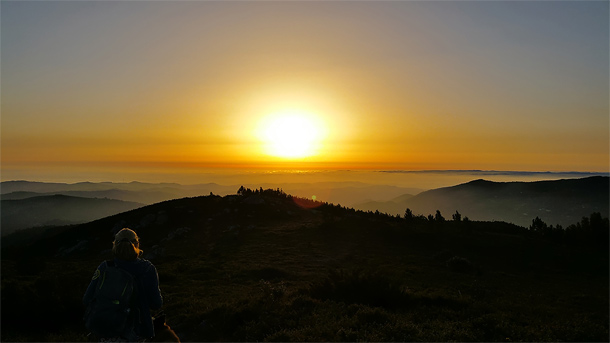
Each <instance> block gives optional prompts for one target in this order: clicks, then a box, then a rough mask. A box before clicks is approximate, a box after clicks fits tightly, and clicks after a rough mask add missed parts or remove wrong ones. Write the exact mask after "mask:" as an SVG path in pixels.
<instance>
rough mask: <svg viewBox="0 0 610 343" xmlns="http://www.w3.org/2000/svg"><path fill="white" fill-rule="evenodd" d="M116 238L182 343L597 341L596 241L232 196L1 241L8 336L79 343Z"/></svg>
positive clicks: (599, 274) (604, 293) (602, 335)
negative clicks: (122, 240) (132, 252)
mask: <svg viewBox="0 0 610 343" xmlns="http://www.w3.org/2000/svg"><path fill="white" fill-rule="evenodd" d="M592 218H593V217H592ZM603 223H605V224H604V225H605V232H606V234H607V231H608V228H607V223H608V221H607V219H605V221H604V222H603ZM122 227H130V228H132V229H134V230H136V232H138V235H139V236H140V237H141V244H142V248H143V249H144V251H145V258H147V259H150V260H151V261H152V262H153V263H154V264H155V265H156V266H157V269H158V271H159V277H160V282H161V290H162V293H163V295H164V299H165V305H164V310H165V313H166V314H167V315H168V323H169V324H170V325H171V326H172V327H173V328H174V329H175V330H176V332H177V333H178V334H179V335H180V337H181V338H182V339H183V340H185V341H358V340H369V341H448V340H457V341H506V340H515V341H559V340H563V341H599V340H604V339H606V338H607V336H608V319H609V318H608V312H607V309H608V308H607V304H608V247H607V245H606V246H602V247H601V248H598V249H591V248H590V247H589V246H587V245H586V244H587V242H588V241H587V240H583V241H582V242H583V244H584V245H578V244H575V243H574V244H572V243H570V242H567V241H562V242H560V241H554V240H548V239H546V238H545V237H544V236H542V235H541V234H539V233H537V232H534V231H530V230H528V229H526V228H523V227H520V226H516V225H513V224H508V223H502V222H478V221H468V222H464V221H459V222H458V221H451V220H422V219H421V218H414V219H412V220H406V219H404V218H400V217H396V216H387V215H383V214H380V213H373V212H363V211H357V210H354V209H350V208H345V207H342V206H338V205H332V204H328V203H322V202H315V201H311V200H307V199H303V198H298V197H293V196H291V195H288V194H286V193H284V192H282V191H280V190H262V189H258V190H255V191H252V190H249V189H245V188H243V189H240V191H239V192H238V194H233V195H227V196H224V197H221V196H215V195H209V196H199V197H193V198H183V199H176V200H170V201H164V202H161V203H157V204H153V205H149V206H145V207H142V208H138V209H134V210H131V211H128V212H124V213H120V214H117V215H113V216H110V217H106V218H103V219H99V220H96V221H93V222H89V223H86V224H81V225H74V226H65V227H56V228H48V229H46V230H43V231H42V232H35V233H34V232H32V234H31V235H29V236H27V235H26V236H24V235H21V236H19V235H17V234H14V235H9V236H7V237H3V239H2V271H3V275H2V276H3V277H2V307H3V308H2V309H3V313H4V314H5V315H3V316H2V327H3V332H2V334H3V339H4V340H17V341H19V340H26V341H83V340H85V335H86V332H84V328H83V325H82V321H81V318H82V311H83V309H82V305H81V304H80V299H81V297H82V294H83V293H84V290H85V288H86V286H87V284H88V282H89V280H90V278H91V275H92V274H93V271H94V270H95V268H96V266H97V265H98V264H99V263H100V262H101V261H102V260H103V259H107V258H109V257H110V255H109V249H110V247H111V241H112V238H113V235H114V233H115V232H117V231H118V230H120V229H121V228H122ZM574 230H576V229H574ZM596 230H597V229H596ZM26 231H27V230H26ZM575 232H576V231H575ZM578 232H580V231H578ZM25 233H26V232H23V233H22V234H25ZM6 314H10V315H6Z"/></svg>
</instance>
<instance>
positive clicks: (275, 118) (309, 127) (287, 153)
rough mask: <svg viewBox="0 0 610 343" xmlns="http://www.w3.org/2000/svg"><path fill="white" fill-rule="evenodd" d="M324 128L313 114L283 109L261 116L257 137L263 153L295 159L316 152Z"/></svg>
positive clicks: (320, 143) (312, 154) (318, 148)
mask: <svg viewBox="0 0 610 343" xmlns="http://www.w3.org/2000/svg"><path fill="white" fill-rule="evenodd" d="M324 134H325V128H324V125H323V124H322V122H321V120H319V118H317V117H316V116H314V115H312V114H310V113H307V112H302V111H295V110H286V111H281V112H277V113H274V114H272V115H270V116H268V117H266V118H264V119H263V120H262V121H261V123H260V125H259V129H258V137H259V139H260V140H261V141H262V143H263V148H264V150H265V153H266V154H268V155H271V156H275V157H280V158H285V159H299V158H305V157H310V156H314V155H316V154H318V153H319V150H320V148H321V145H322V139H323V137H324Z"/></svg>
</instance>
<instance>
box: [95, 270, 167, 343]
mask: <svg viewBox="0 0 610 343" xmlns="http://www.w3.org/2000/svg"><path fill="white" fill-rule="evenodd" d="M114 263H115V266H117V267H119V268H121V269H123V270H126V271H128V272H129V273H131V275H133V276H134V277H135V279H136V285H137V287H138V307H139V309H140V323H141V324H140V325H137V326H136V328H135V332H136V334H137V335H138V336H139V337H140V338H150V337H154V336H155V330H154V328H153V322H152V316H151V314H150V310H156V309H159V308H161V306H162V305H163V297H161V290H160V289H159V275H158V274H157V268H155V266H154V265H153V264H152V263H151V262H150V261H148V260H145V259H141V258H138V259H137V260H134V261H125V260H120V259H118V258H117V259H115V260H114ZM106 266H107V265H106V261H104V262H102V263H101V264H100V265H99V267H97V269H98V270H99V272H98V271H97V270H96V271H95V274H94V276H93V279H92V280H91V282H90V283H89V287H87V291H86V292H85V296H84V297H83V303H84V304H85V306H86V305H88V304H89V302H90V301H91V300H93V296H94V294H95V287H96V285H97V281H98V278H97V277H96V276H97V275H100V273H101V272H103V271H104V270H105V269H106Z"/></svg>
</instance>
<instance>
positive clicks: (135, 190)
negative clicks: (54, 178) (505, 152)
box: [0, 176, 609, 235]
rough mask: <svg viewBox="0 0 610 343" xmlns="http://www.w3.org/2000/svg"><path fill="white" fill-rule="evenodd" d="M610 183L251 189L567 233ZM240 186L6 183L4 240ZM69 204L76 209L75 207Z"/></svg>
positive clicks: (599, 205) (597, 206)
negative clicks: (20, 232) (541, 225)
mask: <svg viewBox="0 0 610 343" xmlns="http://www.w3.org/2000/svg"><path fill="white" fill-rule="evenodd" d="M608 180H609V178H608V177H606V176H593V177H587V178H581V179H565V180H555V181H538V182H491V181H485V180H475V181H471V182H468V183H465V184H460V185H457V186H453V187H446V188H439V189H434V190H429V191H424V192H422V190H421V189H416V188H405V187H397V186H390V185H372V184H366V183H361V182H319V183H287V184H262V185H247V184H246V185H245V186H246V187H251V188H254V189H257V188H259V187H260V188H263V187H264V188H266V189H267V188H268V189H277V188H282V190H283V191H284V192H286V193H289V194H292V195H294V196H298V197H303V198H308V199H312V197H313V196H315V199H317V200H318V201H322V202H328V203H333V204H340V205H342V206H345V207H352V208H355V209H358V210H364V211H372V212H375V211H380V212H383V213H388V214H392V215H401V216H402V215H404V213H405V210H406V209H407V208H410V209H411V210H412V211H413V213H414V214H416V215H417V214H422V215H428V214H435V212H436V211H437V210H439V211H441V213H442V215H443V216H445V217H446V218H447V219H451V215H452V214H454V213H455V211H459V212H460V214H461V215H462V216H467V217H468V218H469V219H472V220H482V221H491V220H496V221H505V222H509V223H514V224H517V225H521V226H525V227H527V226H529V225H530V224H531V222H532V219H534V218H535V217H540V218H541V219H542V220H543V221H545V222H546V223H548V224H549V225H556V224H560V225H563V226H564V227H565V226H567V225H570V224H574V223H576V222H579V221H580V219H581V218H582V217H585V216H588V215H590V214H591V213H592V212H600V213H601V214H602V215H603V216H608V212H609V211H608V208H609V204H608V198H609V182H608ZM239 187H240V185H228V186H227V185H218V184H215V183H206V184H198V185H180V184H176V183H157V184H155V183H142V182H130V183H112V182H101V183H92V182H81V183H74V184H67V183H44V182H29V181H7V182H2V183H1V184H0V190H1V193H2V195H1V198H2V211H1V215H2V234H3V235H4V234H5V233H8V232H12V231H14V230H15V229H16V228H24V227H30V226H40V225H59V224H67V223H82V222H85V221H88V220H93V219H97V218H101V217H103V216H108V215H112V214H116V213H119V212H122V211H126V210H129V209H132V208H135V207H139V206H142V204H146V205H149V204H155V203H159V202H162V201H166V200H172V199H179V198H185V197H194V196H201V195H208V194H210V193H213V194H216V195H221V196H224V195H229V194H235V193H236V191H237V190H238V188H239ZM55 195H63V196H65V197H63V198H62V197H57V196H55ZM85 198H87V199H85ZM76 199H80V200H76ZM27 200H29V201H27ZM119 200H120V201H119ZM35 204H43V205H35ZM71 204H74V206H76V207H74V208H72V207H70V206H71ZM36 206H38V207H36ZM111 209H113V210H111ZM113 211H114V212H113ZM89 214H91V215H89Z"/></svg>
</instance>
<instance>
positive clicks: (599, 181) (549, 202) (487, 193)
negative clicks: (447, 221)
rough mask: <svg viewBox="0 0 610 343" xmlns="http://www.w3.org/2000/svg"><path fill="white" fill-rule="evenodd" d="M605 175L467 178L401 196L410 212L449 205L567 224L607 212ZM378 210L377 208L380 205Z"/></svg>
mask: <svg viewBox="0 0 610 343" xmlns="http://www.w3.org/2000/svg"><path fill="white" fill-rule="evenodd" d="M609 179H610V178H609V177H603V176H593V177H588V178H582V179H565V180H553V181H536V182H492V181H486V180H482V179H479V180H474V181H471V182H468V183H464V184H460V185H456V186H452V187H446V188H439V189H434V190H429V191H425V192H422V193H420V194H418V195H416V196H414V197H412V198H409V199H407V200H406V201H404V202H403V205H404V207H405V209H406V208H410V209H411V210H412V211H413V212H414V213H416V214H418V213H419V214H424V215H426V214H430V213H435V211H436V210H440V211H441V212H442V213H443V214H445V215H448V216H450V215H451V214H452V213H455V211H459V212H460V213H461V214H462V215H466V216H468V217H469V218H471V219H475V220H497V221H506V222H511V223H515V224H517V225H522V226H528V225H529V224H531V221H532V218H535V217H540V218H542V219H543V220H544V221H545V222H547V223H549V224H553V225H555V224H561V225H563V226H567V225H570V224H573V223H575V222H578V221H579V220H580V219H581V218H582V217H584V216H588V215H589V214H591V213H592V212H600V213H601V214H602V215H603V216H608V206H609V202H608V198H609ZM380 210H381V209H380Z"/></svg>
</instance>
